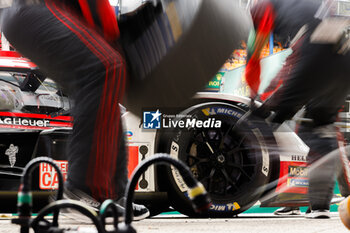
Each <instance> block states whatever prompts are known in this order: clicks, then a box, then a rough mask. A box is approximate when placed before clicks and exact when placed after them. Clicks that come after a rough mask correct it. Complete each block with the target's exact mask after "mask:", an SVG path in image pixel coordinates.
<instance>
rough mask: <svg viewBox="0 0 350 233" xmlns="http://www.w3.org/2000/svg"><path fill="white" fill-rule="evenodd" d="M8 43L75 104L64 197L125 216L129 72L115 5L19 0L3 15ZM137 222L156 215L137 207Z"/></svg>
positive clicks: (100, 0) (99, 0) (95, 0)
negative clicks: (112, 204)
mask: <svg viewBox="0 0 350 233" xmlns="http://www.w3.org/2000/svg"><path fill="white" fill-rule="evenodd" d="M2 17H3V25H2V29H3V31H4V33H5V36H6V38H7V39H8V40H9V41H10V42H11V44H12V45H13V46H14V47H15V48H16V49H17V50H18V51H19V52H20V53H21V54H23V55H24V56H26V57H28V58H29V59H31V60H32V61H33V62H35V63H36V64H37V65H38V66H39V67H40V69H41V70H42V71H43V72H44V73H45V74H47V75H48V76H49V77H50V78H52V79H54V80H55V81H56V82H57V83H58V84H59V85H61V86H62V87H63V88H64V89H65V90H66V91H67V93H69V96H70V98H72V99H73V100H74V107H73V110H72V116H73V118H74V126H73V133H72V137H71V139H70V145H69V147H68V164H69V167H68V178H67V182H66V187H65V196H66V197H67V198H71V199H76V200H80V201H83V202H85V203H86V204H88V205H89V206H91V207H93V208H95V210H98V209H99V206H100V203H101V202H103V201H104V200H106V199H113V200H116V202H117V203H118V204H119V205H118V207H119V211H118V212H119V213H120V214H122V213H123V211H124V209H123V207H122V206H124V202H125V198H124V192H125V188H126V184H127V157H126V150H125V143H124V140H123V136H122V135H123V134H122V132H123V130H122V125H121V112H120V107H119V103H121V102H122V98H123V95H124V89H125V83H126V81H127V71H126V64H125V60H124V56H123V53H122V52H121V49H120V46H119V44H118V38H119V29H118V25H117V19H116V16H115V11H114V9H113V8H112V6H111V5H110V4H109V1H108V0H70V1H69V0H14V3H13V6H12V7H11V8H9V9H8V10H6V11H5V12H4V13H3V15H2ZM133 210H134V220H136V219H142V218H145V217H147V216H148V215H149V211H148V209H147V208H146V207H144V206H142V205H136V204H134V206H133Z"/></svg>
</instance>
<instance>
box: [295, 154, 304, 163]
mask: <svg viewBox="0 0 350 233" xmlns="http://www.w3.org/2000/svg"><path fill="white" fill-rule="evenodd" d="M292 161H301V162H306V156H304V155H292Z"/></svg>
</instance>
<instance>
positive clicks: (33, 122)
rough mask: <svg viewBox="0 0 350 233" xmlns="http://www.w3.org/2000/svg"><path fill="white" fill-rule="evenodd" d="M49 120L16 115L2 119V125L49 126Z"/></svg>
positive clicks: (0, 122) (0, 121)
mask: <svg viewBox="0 0 350 233" xmlns="http://www.w3.org/2000/svg"><path fill="white" fill-rule="evenodd" d="M49 123H50V121H49V120H41V119H26V118H16V117H6V118H2V119H0V124H1V125H18V126H35V127H48V126H49Z"/></svg>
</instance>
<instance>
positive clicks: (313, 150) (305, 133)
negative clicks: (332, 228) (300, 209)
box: [298, 124, 337, 210]
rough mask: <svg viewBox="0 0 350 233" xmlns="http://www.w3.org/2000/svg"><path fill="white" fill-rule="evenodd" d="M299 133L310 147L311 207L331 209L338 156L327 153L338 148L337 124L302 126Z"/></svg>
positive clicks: (313, 208) (314, 208)
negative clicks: (313, 126) (312, 126)
mask: <svg viewBox="0 0 350 233" xmlns="http://www.w3.org/2000/svg"><path fill="white" fill-rule="evenodd" d="M298 135H299V136H300V137H301V139H302V140H303V141H304V142H305V143H306V145H308V146H309V147H310V151H309V154H308V163H309V193H308V195H309V201H310V206H311V209H312V210H329V207H330V202H331V200H332V197H333V188H334V183H335V167H336V158H335V157H334V156H333V157H329V156H327V155H329V153H330V152H332V151H334V150H335V149H337V140H336V137H335V126H334V125H333V124H329V125H323V126H318V127H315V128H310V127H303V126H301V127H300V131H299V133H298Z"/></svg>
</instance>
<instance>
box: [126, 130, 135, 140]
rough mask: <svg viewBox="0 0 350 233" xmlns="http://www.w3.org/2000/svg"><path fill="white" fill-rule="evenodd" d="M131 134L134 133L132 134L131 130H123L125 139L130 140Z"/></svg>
mask: <svg viewBox="0 0 350 233" xmlns="http://www.w3.org/2000/svg"><path fill="white" fill-rule="evenodd" d="M133 135H134V134H133V132H131V131H126V132H125V138H126V139H127V140H131V139H132V136H133Z"/></svg>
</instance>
